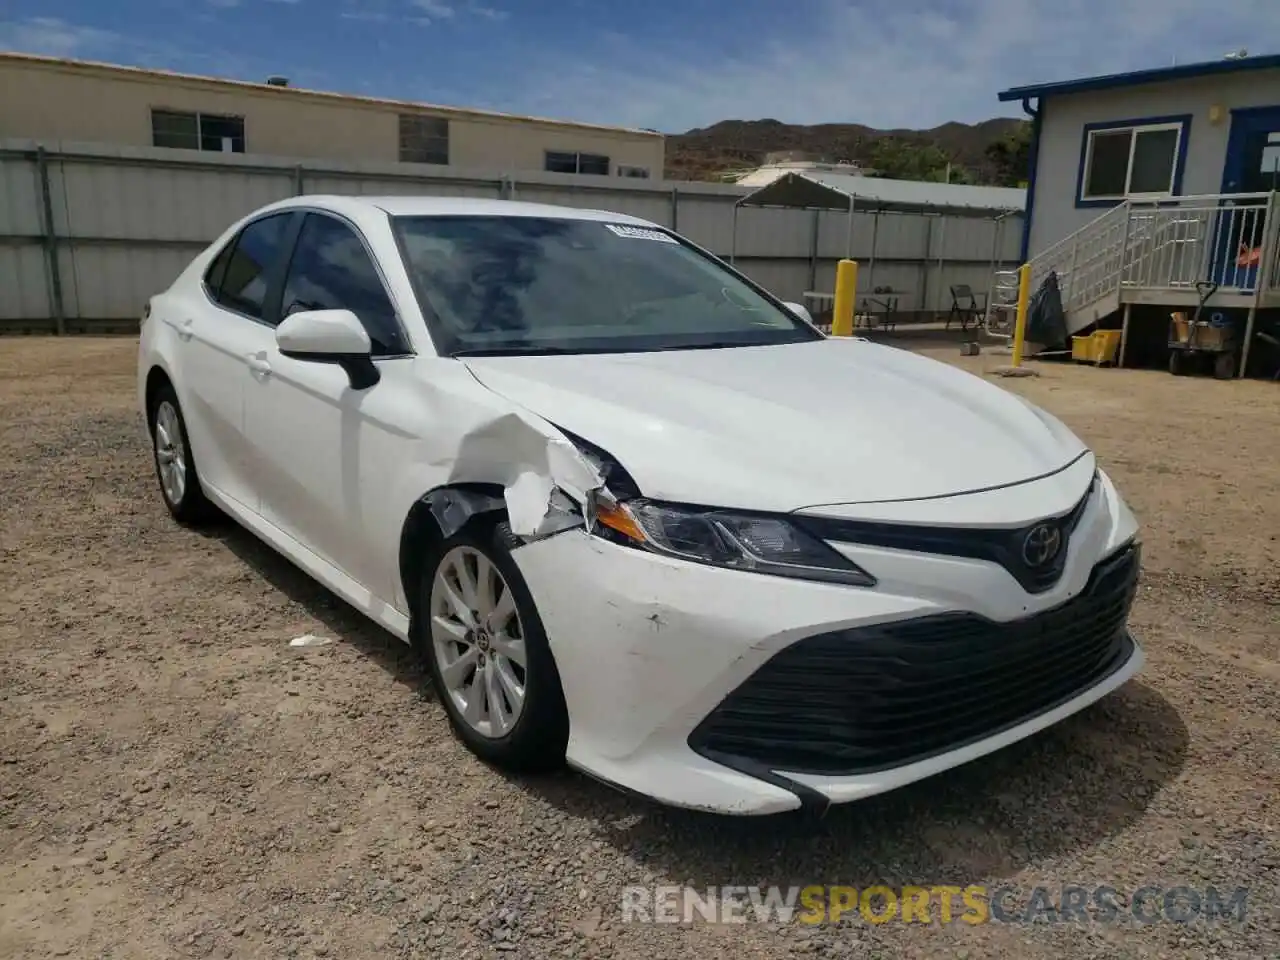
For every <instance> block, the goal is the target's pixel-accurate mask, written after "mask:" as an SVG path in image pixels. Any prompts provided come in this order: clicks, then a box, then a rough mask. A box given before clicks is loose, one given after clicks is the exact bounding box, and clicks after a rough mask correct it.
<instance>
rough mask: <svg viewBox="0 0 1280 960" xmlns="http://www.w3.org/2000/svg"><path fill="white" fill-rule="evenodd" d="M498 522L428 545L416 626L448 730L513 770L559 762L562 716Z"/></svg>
mask: <svg viewBox="0 0 1280 960" xmlns="http://www.w3.org/2000/svg"><path fill="white" fill-rule="evenodd" d="M518 543H519V541H518V540H516V538H515V537H513V536H512V534H511V528H510V527H509V526H508V525H507V523H506V522H505V521H503V522H500V523H497V524H487V523H484V522H482V521H473V522H472V523H471V524H468V526H467V527H465V528H464V529H463V530H462V531H461V532H459V533H458V534H456V535H455V536H452V537H450V538H449V539H448V540H446V541H444V543H442V544H440V546H439V547H438V548H436V549H435V550H433V551H432V554H433V555H432V558H431V559H430V560H429V561H428V562H427V563H426V564H425V565H424V569H423V575H422V580H421V583H420V584H419V585H418V603H417V608H416V616H415V617H414V620H415V627H414V632H415V634H416V637H415V640H416V642H417V644H418V645H419V646H420V648H421V649H422V650H423V652H424V654H425V656H426V659H427V664H428V666H429V668H430V670H431V679H432V682H433V683H434V685H435V688H436V691H437V693H438V694H439V697H440V703H441V704H442V705H443V706H444V709H445V713H446V714H448V717H449V723H450V725H451V726H452V727H453V730H454V733H455V734H456V735H457V736H458V739H460V740H461V741H462V742H463V743H464V744H466V746H467V748H468V749H469V750H470V751H471V752H472V753H474V754H475V755H476V756H477V757H479V758H480V759H481V760H484V761H485V762H487V763H491V764H493V765H494V766H497V767H502V768H504V769H507V770H512V771H518V772H545V771H549V770H554V769H557V768H559V767H561V766H563V765H564V754H565V747H566V745H567V744H568V741H569V715H568V711H567V709H566V707H565V702H564V693H563V691H562V690H561V687H560V674H559V671H558V670H557V669H556V664H555V659H554V658H553V657H552V655H551V647H550V645H549V644H548V643H547V636H546V632H545V631H544V630H543V627H542V620H541V618H540V617H539V616H538V610H537V607H536V606H535V605H534V602H533V596H532V594H530V592H529V587H528V585H527V584H526V583H525V581H524V577H523V576H521V574H520V568H519V567H518V566H516V563H515V561H514V560H512V558H511V548H512V547H513V546H515V545H517V544H518Z"/></svg>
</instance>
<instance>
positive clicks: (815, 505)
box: [138, 196, 1142, 814]
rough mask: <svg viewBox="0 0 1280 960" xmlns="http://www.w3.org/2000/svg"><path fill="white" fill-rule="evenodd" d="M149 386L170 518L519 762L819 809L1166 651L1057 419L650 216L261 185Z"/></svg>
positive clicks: (466, 733)
mask: <svg viewBox="0 0 1280 960" xmlns="http://www.w3.org/2000/svg"><path fill="white" fill-rule="evenodd" d="M138 391H139V399H140V402H141V405H142V408H143V410H144V411H145V414H146V418H147V423H148V425H149V429H150V436H151V438H152V440H153V443H154V451H155V465H156V472H157V476H158V478H159V484H160V490H161V493H162V495H163V497H164V500H165V503H166V504H167V505H168V508H169V510H170V511H171V512H172V513H173V515H174V516H175V517H176V518H177V519H178V520H179V521H182V522H197V521H200V520H202V519H205V518H207V517H209V516H210V515H211V513H216V512H218V511H221V512H224V513H226V514H229V515H230V516H231V517H233V518H234V519H235V520H236V521H237V522H239V523H240V524H242V525H244V526H245V527H247V528H248V529H249V530H250V531H252V532H253V533H254V534H256V535H257V536H258V537H260V538H262V539H263V540H264V541H266V542H267V543H268V544H270V545H271V546H272V547H274V548H275V549H277V550H279V551H280V552H281V553H282V554H284V555H285V556H286V557H287V558H288V559H289V560H291V561H292V562H293V563H295V564H297V565H298V566H299V567H301V568H302V569H303V570H305V571H307V572H308V573H309V574H310V575H311V576H313V577H315V579H317V580H318V581H320V582H321V583H322V584H324V585H325V586H326V587H328V588H329V589H331V590H333V591H334V592H335V593H337V594H338V595H339V596H341V597H342V598H343V599H345V600H346V601H347V602H349V603H351V604H353V605H354V606H355V607H357V608H358V609H360V610H361V611H363V612H364V613H365V614H367V615H368V616H369V617H371V618H372V619H373V620H375V621H376V622H377V623H379V624H381V625H382V626H383V627H385V628H386V629H387V630H389V631H391V632H392V633H394V634H395V635H396V636H397V637H399V638H401V639H402V640H405V641H406V642H409V643H412V644H414V645H415V646H416V647H418V648H419V649H420V650H421V651H422V652H423V653H424V655H425V656H426V658H427V659H428V661H429V664H430V669H431V674H432V677H433V679H434V682H435V685H436V688H437V690H438V692H439V696H440V700H441V702H442V703H443V705H444V707H445V709H446V711H447V713H448V716H449V719H450V721H451V723H452V726H453V728H454V730H455V731H456V733H457V735H458V736H459V737H460V738H461V739H462V740H463V741H464V742H465V743H466V745H467V746H468V747H469V748H470V749H471V750H472V751H474V752H475V753H476V754H477V755H479V756H480V757H481V758H483V759H485V760H487V761H489V762H492V763H495V764H499V765H502V766H504V767H508V768H514V769H522V770H538V769H546V768H549V767H554V766H557V765H560V764H563V763H565V762H566V761H567V762H568V763H569V764H571V765H572V766H574V767H576V768H578V769H581V770H583V771H585V772H587V773H589V774H591V775H592V776H595V777H598V778H600V779H602V780H605V781H607V782H609V783H612V784H615V785H617V786H620V787H623V788H626V789H630V790H634V791H638V792H640V793H643V794H647V795H649V796H652V797H654V798H656V799H658V800H660V801H662V802H665V803H670V804H675V805H680V806H686V807H694V808H700V809H705V810H713V811H721V812H727V813H741V814H758V813H772V812H776V811H782V810H788V809H793V808H799V807H814V808H819V809H821V808H824V807H825V806H826V805H827V804H830V803H842V802H846V801H851V800H857V799H859V798H862V797H866V796H869V795H871V794H875V793H879V792H882V791H885V790H889V789H892V788H895V787H898V786H900V785H902V784H906V783H909V782H911V781H915V780H919V779H921V778H923V777H927V776H930V775H932V774H935V773H937V772H939V771H941V770H944V769H946V768H948V767H953V766H955V765H957V764H960V763H964V762H966V761H969V760H972V759H974V758H975V757H978V756H981V755H983V754H987V753H990V752H991V751H993V750H996V749H999V748H1000V747H1003V746H1005V745H1006V744H1009V743H1012V742H1013V741H1016V740H1019V739H1021V738H1023V737H1026V736H1028V735H1030V734H1032V733H1035V732H1036V731H1038V730H1041V729H1043V728H1044V727H1047V726H1049V725H1050V724H1053V723H1056V722H1058V721H1059V720H1061V719H1063V718H1064V717H1066V716H1068V715H1070V714H1072V713H1075V712H1076V711H1078V710H1080V709H1082V708H1083V707H1085V706H1086V705H1088V704H1090V703H1092V702H1094V701H1096V700H1097V699H1099V698H1100V697H1102V696H1104V695H1106V694H1107V693H1108V692H1110V691H1112V690H1114V689H1115V688H1116V687H1118V686H1120V685H1121V684H1122V683H1124V682H1125V681H1126V680H1127V679H1129V678H1130V677H1132V676H1133V675H1134V674H1135V673H1136V672H1137V671H1138V669H1139V667H1140V665H1141V663H1142V653H1141V650H1140V649H1139V647H1138V646H1137V645H1136V644H1135V643H1134V641H1133V639H1132V637H1131V636H1130V634H1129V631H1128V629H1127V626H1126V622H1127V619H1128V614H1129V608H1130V605H1131V603H1132V601H1133V596H1134V591H1135V585H1136V582H1137V578H1138V570H1139V546H1138V544H1137V540H1136V524H1135V521H1134V518H1133V516H1132V514H1131V513H1130V512H1129V510H1128V509H1127V508H1126V507H1125V505H1124V502H1123V501H1122V500H1121V498H1120V495H1119V494H1118V493H1117V492H1116V489H1115V487H1114V486H1113V485H1112V483H1111V481H1110V479H1109V478H1108V477H1107V476H1106V474H1105V473H1103V472H1102V471H1101V470H1100V469H1099V468H1098V466H1097V465H1096V463H1095V460H1094V457H1093V455H1092V454H1091V453H1090V452H1089V450H1088V449H1087V448H1086V447H1085V446H1084V445H1083V444H1082V443H1081V442H1080V440H1079V439H1077V438H1076V437H1075V436H1074V435H1073V434H1072V433H1071V432H1070V431H1069V430H1067V429H1066V427H1064V426H1063V425H1062V424H1061V423H1060V422H1059V421H1058V420H1056V419H1055V418H1053V417H1051V416H1050V415H1048V414H1047V413H1045V412H1044V411H1042V410H1040V409H1038V408H1036V407H1035V406H1033V405H1031V404H1029V403H1027V402H1025V401H1023V400H1021V399H1020V398H1018V397H1017V396H1015V395H1013V394H1011V393H1008V392H1006V391H1005V390H1003V389H1001V388H1000V387H998V386H995V385H994V384H991V383H988V382H986V381H984V380H982V379H981V378H978V377H974V376H971V375H969V374H967V373H964V372H962V371H960V370H957V369H954V368H952V367H950V366H948V365H946V364H942V363H938V362H935V361H932V360H928V359H925V358H923V357H920V356H917V355H914V354H912V353H909V352H907V351H904V350H898V349H894V348H891V347H886V346H879V345H876V344H872V343H868V342H865V341H860V340H855V339H852V338H848V339H845V338H828V337H825V336H823V335H822V334H821V333H820V332H818V331H817V330H816V329H815V328H814V327H813V326H812V325H811V324H810V323H809V322H808V320H807V315H805V314H804V310H803V308H800V307H797V306H794V305H788V304H784V303H781V302H779V301H778V300H777V299H775V298H774V297H773V296H771V295H770V294H769V293H767V292H766V291H764V290H763V289H761V288H760V287H759V286H757V285H756V284H754V283H752V282H751V281H750V280H747V279H746V278H745V277H743V276H742V275H740V274H738V273H736V272H735V271H734V270H733V269H731V268H730V267H728V266H726V265H725V264H724V263H722V262H720V261H719V260H717V259H716V258H715V257H713V256H711V255H710V254H708V253H707V252H706V251H704V250H702V249H700V248H698V247H697V246H695V245H693V244H692V243H690V242H689V241H687V240H685V239H684V238H682V237H679V236H677V235H676V234H674V233H672V232H670V231H668V230H666V229H665V228H663V227H659V226H655V225H654V224H651V223H647V222H645V221H642V220H637V219H635V218H633V217H627V216H622V215H619V214H612V213H602V212H594V211H584V210H571V209H563V208H559V207H550V206H539V205H533V204H524V203H512V202H502V201H483V200H472V199H460V198H459V199H441V198H408V197H403V198H385V199H380V198H369V197H361V198H355V197H320V196H313V197H299V198H296V199H292V200H287V201H284V202H282V203H277V204H274V205H272V206H269V207H265V208H263V209H261V210H259V211H257V212H256V213H254V214H252V215H251V216H249V217H246V218H245V219H243V220H241V221H240V222H238V223H236V224H235V225H234V226H232V227H231V228H230V229H228V230H227V231H226V233H225V234H223V235H222V236H221V237H219V238H218V239H217V241H215V242H214V243H213V244H212V245H211V246H210V247H209V248H208V249H207V250H206V251H205V252H204V253H202V254H200V255H199V256H198V257H196V259H195V260H194V261H193V262H192V263H191V265H190V266H189V267H188V268H187V269H186V270H185V271H184V272H183V273H182V275H181V276H180V277H179V278H178V279H177V280H176V281H175V282H174V284H173V285H172V286H171V287H170V288H169V289H168V290H166V291H165V292H164V293H161V294H158V295H157V296H155V297H154V298H153V299H152V300H151V301H150V303H149V304H148V307H147V310H146V314H145V316H144V320H143V324H142V334H141V342H140V350H139V357H138Z"/></svg>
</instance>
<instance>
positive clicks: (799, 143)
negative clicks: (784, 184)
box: [666, 117, 1027, 183]
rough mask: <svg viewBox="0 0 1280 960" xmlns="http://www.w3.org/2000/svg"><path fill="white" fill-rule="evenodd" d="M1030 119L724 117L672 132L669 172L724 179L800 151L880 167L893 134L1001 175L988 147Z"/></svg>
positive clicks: (975, 174)
mask: <svg viewBox="0 0 1280 960" xmlns="http://www.w3.org/2000/svg"><path fill="white" fill-rule="evenodd" d="M1026 126H1027V122H1026V121H1025V120H1016V119H1013V118H1010V117H997V118H995V119H992V120H984V121H982V122H981V123H975V124H968V123H944V124H943V125H942V126H940V127H933V128H932V129H929V130H906V129H899V130H877V129H875V128H873V127H866V126H863V125H862V124H859V123H820V124H816V125H814V126H801V125H797V124H790V123H783V122H781V121H779V120H722V121H721V122H720V123H717V124H714V125H712V126H710V127H699V128H697V129H694V130H689V131H688V132H686V133H680V134H674V135H670V136H668V137H667V163H666V166H667V170H666V173H667V177H668V178H669V179H673V180H720V179H724V175H725V174H726V173H729V172H732V171H739V170H744V169H751V168H754V167H757V166H759V165H760V164H762V163H763V162H764V160H765V156H766V155H767V154H771V153H778V152H800V153H803V154H805V155H807V156H808V157H809V158H810V159H815V160H822V161H826V162H851V163H857V164H859V165H860V166H863V167H874V166H875V157H876V155H877V147H876V144H877V142H878V141H881V140H884V139H885V138H890V139H892V140H895V141H897V142H898V143H899V144H901V145H902V146H904V147H906V148H908V149H910V148H912V147H918V148H921V149H926V148H929V147H933V148H936V149H937V150H938V151H941V153H942V154H944V155H945V156H946V159H947V161H948V162H951V163H954V164H956V165H958V166H960V167H963V168H964V169H965V170H966V171H968V173H969V175H970V177H971V179H972V181H974V182H978V183H994V182H998V180H999V170H998V165H997V164H996V163H995V162H994V161H993V160H992V158H991V156H990V153H989V150H988V148H989V147H991V146H992V145H993V144H997V143H1000V142H1002V141H1005V140H1007V139H1008V138H1010V137H1012V136H1016V135H1017V134H1018V133H1019V132H1020V131H1023V130H1025V128H1026Z"/></svg>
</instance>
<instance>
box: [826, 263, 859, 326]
mask: <svg viewBox="0 0 1280 960" xmlns="http://www.w3.org/2000/svg"><path fill="white" fill-rule="evenodd" d="M857 294H858V261H857V260H841V261H840V262H839V263H837V264H836V300H835V304H834V305H833V307H832V310H831V335H832V336H833V337H851V336H853V307H854V303H856V302H857Z"/></svg>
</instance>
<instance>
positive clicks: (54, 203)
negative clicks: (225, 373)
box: [0, 140, 1021, 332]
mask: <svg viewBox="0 0 1280 960" xmlns="http://www.w3.org/2000/svg"><path fill="white" fill-rule="evenodd" d="M747 192H748V191H747V190H745V189H743V188H741V187H735V186H732V185H722V184H711V183H705V184H704V183H685V182H680V183H676V182H672V181H625V180H618V179H608V180H606V179H603V178H602V179H601V180H600V181H598V182H588V180H587V179H584V178H582V177H575V176H569V175H559V174H522V175H520V176H519V178H515V177H512V176H510V175H504V174H489V173H486V174H480V173H464V172H458V171H453V170H439V169H434V168H431V167H424V166H418V165H410V164H384V163H378V164H335V163H329V162H324V163H321V162H317V161H311V162H308V161H305V160H304V161H300V162H299V161H293V160H288V159H277V158H268V157H249V156H244V155H221V154H191V153H187V152H185V151H173V150H161V149H152V148H133V147H112V146H104V145H97V144H70V143H53V144H45V145H41V144H37V143H35V142H34V141H25V140H0V332H4V331H11V332H14V331H45V330H48V331H60V332H62V331H65V332H105V331H108V330H117V329H123V330H128V329H133V328H134V327H136V323H137V318H138V316H139V313H140V312H141V309H142V306H143V305H144V304H145V303H146V301H147V298H148V297H150V296H151V295H152V294H154V293H155V292H157V291H159V290H162V289H164V288H165V287H167V286H168V285H169V283H171V282H172V281H173V279H174V277H176V276H177V275H178V273H179V272H180V271H181V270H182V268H183V267H184V266H185V265H186V264H187V263H188V262H189V261H190V259H191V257H192V256H193V255H194V254H195V253H196V252H197V251H198V250H200V249H201V248H202V247H204V246H205V245H206V244H207V243H209V241H211V240H212V239H213V238H214V237H216V236H217V235H218V234H219V233H221V232H222V230H224V229H225V228H226V226H227V225H228V224H229V223H231V222H232V221H233V220H235V219H237V218H238V217H240V216H243V215H244V214H247V213H249V212H251V211H252V210H254V209H256V208H258V207H260V206H262V205H264V204H266V203H270V202H272V201H275V200H280V199H283V198H285V197H289V196H296V195H299V194H304V193H311V194H316V193H337V194H418V195H437V196H472V197H486V198H498V199H514V200H529V201H538V202H544V203H555V204H560V205H564V206H572V207H590V208H596V209H605V210H612V211H616V212H619V213H625V214H632V215H634V216H639V217H644V218H646V219H648V220H652V221H654V222H657V223H661V224H664V225H666V226H669V227H672V228H674V229H676V230H678V231H679V232H681V233H682V234H684V235H686V236H688V237H689V238H690V239H691V240H693V241H694V242H695V243H698V244H700V245H702V246H703V247H706V248H707V249H709V250H711V251H713V252H714V253H716V254H719V255H722V256H727V255H728V253H729V250H730V247H731V246H732V245H733V206H734V202H735V201H736V200H737V199H739V198H740V197H742V196H743V195H744V194H745V193H747ZM1020 226H1021V220H1020V219H1019V218H1010V219H1009V220H1007V221H1006V222H1005V224H1004V225H1003V227H1002V228H998V227H997V225H996V224H994V223H993V222H991V221H990V220H983V219H967V218H959V217H948V218H945V220H944V218H941V217H938V216H931V215H927V214H919V215H913V214H894V215H882V216H881V217H880V218H879V224H878V227H877V228H876V233H877V238H876V259H875V266H874V268H873V269H871V270H868V269H866V268H865V266H864V270H863V272H862V276H861V277H860V279H859V288H860V296H861V295H863V294H865V295H871V294H872V291H873V288H875V287H882V286H887V287H892V288H893V289H894V290H895V291H897V292H898V293H899V294H900V302H899V306H900V309H901V310H902V311H904V312H911V313H916V314H917V315H918V316H921V317H926V318H927V317H931V316H932V315H933V314H934V313H941V312H945V311H946V310H947V309H948V307H949V306H950V304H951V296H950V292H949V288H950V286H952V285H955V284H967V285H969V286H971V287H972V288H974V289H976V290H985V289H986V288H987V285H988V281H989V278H990V273H991V259H992V251H993V250H997V251H998V260H999V261H1000V262H1001V264H1003V265H1012V264H1014V263H1015V262H1016V258H1017V253H1018V239H1019V235H1020V233H1021V230H1020ZM998 229H999V233H997V232H996V231H997V230H998ZM872 230H873V222H872V216H871V215H870V214H863V215H859V217H858V218H857V219H856V220H855V223H854V252H853V255H854V257H855V258H858V259H861V260H866V259H867V258H868V256H869V254H870V252H871V240H872ZM846 237H847V216H846V215H845V214H844V213H826V212H818V211H809V210H772V209H770V210H756V209H750V208H744V209H743V210H741V211H740V213H739V217H738V237H737V261H736V262H737V266H738V267H739V269H741V270H742V271H743V272H744V273H746V274H748V275H749V276H750V277H752V279H754V280H756V281H757V282H758V283H760V284H762V285H763V286H765V287H766V288H768V289H769V290H771V291H773V292H774V293H775V294H777V295H778V296H780V297H782V298H784V299H787V300H797V301H798V300H801V298H802V296H803V294H804V292H805V291H809V290H816V291H829V290H832V289H833V288H834V283H835V264H836V261H837V260H838V259H839V258H840V257H841V256H844V254H845V243H846Z"/></svg>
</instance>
